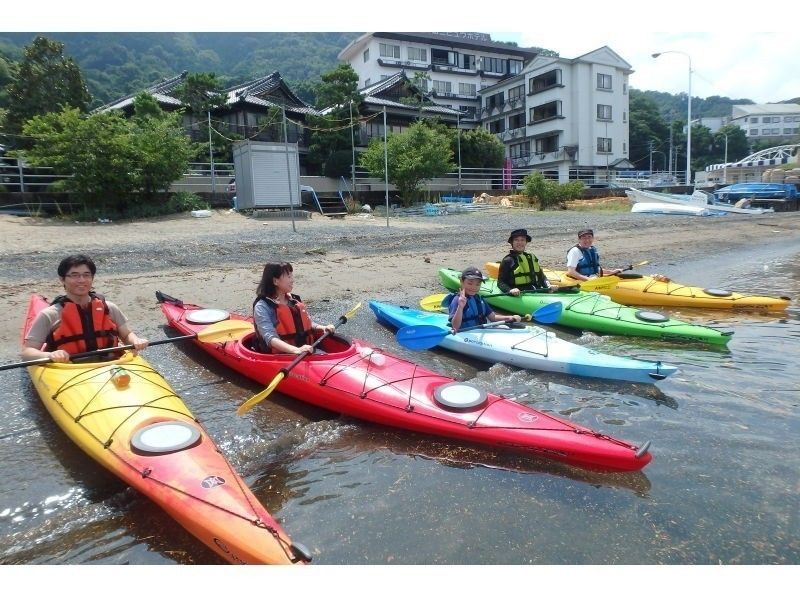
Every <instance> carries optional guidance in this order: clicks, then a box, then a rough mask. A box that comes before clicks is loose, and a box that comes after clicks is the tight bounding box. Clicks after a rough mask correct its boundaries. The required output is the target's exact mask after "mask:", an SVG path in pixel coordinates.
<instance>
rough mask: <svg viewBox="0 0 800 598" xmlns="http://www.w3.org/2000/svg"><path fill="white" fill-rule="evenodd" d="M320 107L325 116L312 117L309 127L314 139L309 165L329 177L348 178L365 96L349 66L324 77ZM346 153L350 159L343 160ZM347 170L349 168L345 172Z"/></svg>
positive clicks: (310, 143) (318, 89) (312, 139)
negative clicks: (359, 90)
mask: <svg viewBox="0 0 800 598" xmlns="http://www.w3.org/2000/svg"><path fill="white" fill-rule="evenodd" d="M316 96H317V105H318V106H320V107H321V108H324V109H325V112H326V113H325V114H324V115H322V116H309V117H308V119H307V123H308V126H309V127H310V128H311V135H310V139H309V146H308V163H309V166H312V167H314V169H315V170H316V171H317V172H324V173H325V174H326V176H346V175H349V174H350V172H351V168H350V167H351V163H352V147H351V146H352V137H351V131H350V125H351V120H350V114H351V110H352V115H353V116H352V119H353V120H352V123H353V125H354V126H356V127H357V126H358V116H359V113H358V106H359V104H360V103H361V94H359V93H358V75H357V74H356V72H355V71H354V70H353V67H351V66H350V65H349V64H340V65H339V66H338V67H337V68H335V69H333V70H331V71H328V72H327V73H324V74H323V75H322V81H321V83H320V84H319V85H318V86H317V88H316ZM345 150H347V151H348V153H349V155H350V158H348V159H347V160H346V163H345V160H343V155H344V153H345ZM334 156H335V157H334ZM345 167H346V168H345Z"/></svg>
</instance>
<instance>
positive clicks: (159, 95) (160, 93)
mask: <svg viewBox="0 0 800 598" xmlns="http://www.w3.org/2000/svg"><path fill="white" fill-rule="evenodd" d="M188 74H189V71H183V72H182V73H181V74H180V75H176V76H174V77H170V78H168V79H162V80H161V81H159V82H158V83H156V84H154V85H151V86H150V87H147V88H145V89H144V90H143V91H144V92H145V93H149V94H150V95H151V96H153V99H155V100H156V101H157V102H158V103H159V104H166V105H169V106H176V107H177V106H181V105H182V102H181V101H180V100H179V99H178V98H176V97H174V96H173V95H171V94H172V92H174V91H175V88H176V87H178V86H179V85H181V84H182V83H183V82H184V80H185V79H186V76H187V75H188ZM140 93H141V92H140V91H137V92H136V93H132V94H130V95H127V96H125V97H124V98H120V99H119V100H114V101H113V102H109V103H108V104H104V105H103V106H100V107H99V108H96V109H95V110H94V111H95V112H107V111H109V110H122V109H124V108H127V107H128V106H131V105H132V104H133V100H134V99H135V98H136V96H137V95H139V94H140Z"/></svg>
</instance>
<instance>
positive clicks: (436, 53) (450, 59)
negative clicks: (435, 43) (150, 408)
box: [431, 48, 458, 66]
mask: <svg viewBox="0 0 800 598" xmlns="http://www.w3.org/2000/svg"><path fill="white" fill-rule="evenodd" d="M457 58H458V54H457V53H456V52H450V51H448V50H440V49H438V48H431V62H432V63H433V64H443V65H445V66H456V65H457V64H458V62H457Z"/></svg>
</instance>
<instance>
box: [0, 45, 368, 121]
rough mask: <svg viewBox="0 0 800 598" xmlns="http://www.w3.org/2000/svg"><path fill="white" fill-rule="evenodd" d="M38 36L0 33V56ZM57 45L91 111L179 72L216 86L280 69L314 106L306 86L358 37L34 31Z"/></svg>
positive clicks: (13, 56) (14, 55) (10, 55)
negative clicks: (75, 69)
mask: <svg viewBox="0 0 800 598" xmlns="http://www.w3.org/2000/svg"><path fill="white" fill-rule="evenodd" d="M36 35H37V33H0V56H5V57H6V58H7V59H10V60H13V61H16V60H19V59H20V58H21V57H22V50H23V47H24V46H26V45H28V44H30V43H31V42H32V41H33V39H34V37H35V36H36ZM39 35H44V36H46V37H48V38H49V39H53V40H58V41H60V42H62V43H63V44H64V54H65V55H66V56H70V57H72V58H74V59H75V61H76V62H77V63H78V65H79V66H80V68H81V72H82V73H83V77H84V79H85V80H86V83H87V85H88V86H89V91H90V93H91V94H92V98H93V103H92V105H93V106H99V105H102V104H105V103H106V102H109V101H111V100H115V99H117V98H119V97H122V96H125V95H128V94H130V93H135V92H136V91H139V90H141V89H142V88H144V87H146V86H148V85H151V84H152V83H154V82H157V81H159V80H160V79H162V78H163V77H171V76H173V75H176V74H178V73H180V72H181V71H191V72H215V73H217V75H218V77H219V79H220V80H221V81H222V82H223V83H226V84H227V83H228V82H241V81H244V80H247V79H249V78H256V77H261V76H264V75H268V74H269V73H271V72H273V71H276V70H277V71H280V73H281V75H283V77H284V78H285V79H286V80H287V82H288V83H289V84H290V85H291V87H292V89H293V90H294V91H295V92H296V93H297V94H298V95H299V96H301V97H302V98H303V99H304V100H306V101H309V102H313V100H314V97H313V92H312V87H313V84H314V83H315V82H317V81H318V79H319V76H320V75H321V74H322V73H324V72H325V71H328V70H331V69H332V68H335V67H336V65H337V63H338V60H337V58H336V55H337V54H338V53H339V52H340V51H341V50H342V49H343V48H344V47H345V46H346V45H347V44H348V43H349V42H350V41H352V40H354V39H355V38H356V37H358V36H359V35H360V33H40V34H39Z"/></svg>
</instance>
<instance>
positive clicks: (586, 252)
mask: <svg viewBox="0 0 800 598" xmlns="http://www.w3.org/2000/svg"><path fill="white" fill-rule="evenodd" d="M575 247H577V248H578V249H580V250H581V259H580V261H579V262H578V265H577V266H575V270H577V271H578V273H579V274H583V275H584V276H592V275H594V274H600V272H601V270H600V254H599V253H597V249H595V247H594V245H592V246H591V247H589V249H584V248H583V247H581V246H580V245H575Z"/></svg>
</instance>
